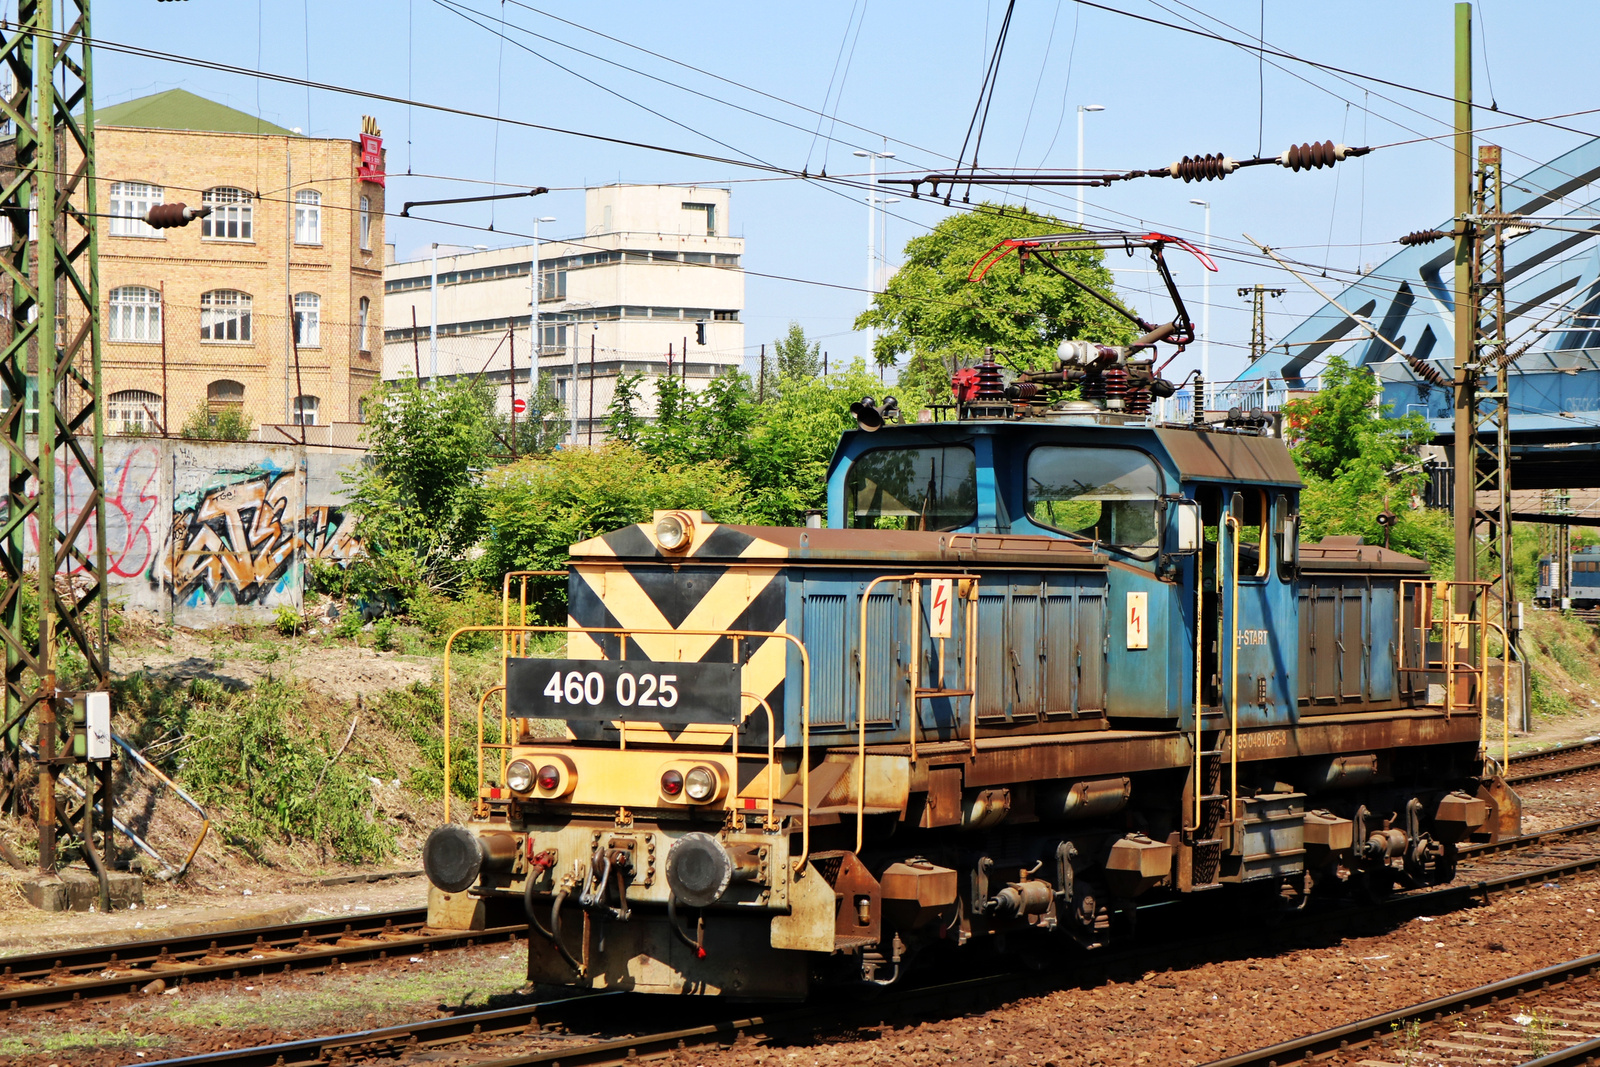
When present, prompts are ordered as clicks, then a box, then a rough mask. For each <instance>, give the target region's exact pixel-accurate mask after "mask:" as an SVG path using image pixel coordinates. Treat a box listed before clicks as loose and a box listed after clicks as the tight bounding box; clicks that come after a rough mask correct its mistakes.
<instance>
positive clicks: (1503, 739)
mask: <svg viewBox="0 0 1600 1067" xmlns="http://www.w3.org/2000/svg"><path fill="white" fill-rule="evenodd" d="M1489 625H1490V626H1492V627H1494V629H1495V632H1497V633H1498V634H1499V635H1500V769H1501V770H1502V771H1503V770H1505V769H1506V768H1507V767H1509V766H1510V765H1511V639H1510V637H1508V636H1507V635H1506V631H1505V627H1503V626H1501V625H1500V624H1499V623H1497V622H1490V623H1489ZM1488 644H1489V642H1487V641H1485V642H1484V646H1485V648H1487V646H1488ZM1487 655H1488V653H1487V652H1485V656H1486V657H1487ZM1523 669H1524V670H1526V669H1527V667H1526V665H1524V667H1523ZM1483 680H1484V685H1483V688H1484V689H1488V688H1489V686H1488V681H1489V668H1488V664H1487V660H1486V661H1485V665H1484V673H1483ZM1484 700H1485V704H1486V705H1487V701H1488V697H1487V695H1486V696H1485V698H1484ZM1488 740H1489V716H1488V714H1487V708H1486V709H1485V714H1484V716H1483V730H1482V741H1480V744H1482V745H1483V747H1485V748H1487V747H1488Z"/></svg>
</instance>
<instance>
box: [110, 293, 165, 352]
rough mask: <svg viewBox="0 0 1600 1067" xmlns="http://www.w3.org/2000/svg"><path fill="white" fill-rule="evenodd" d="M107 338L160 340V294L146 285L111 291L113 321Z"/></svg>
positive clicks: (113, 339)
mask: <svg viewBox="0 0 1600 1067" xmlns="http://www.w3.org/2000/svg"><path fill="white" fill-rule="evenodd" d="M108 326H109V329H108V330H107V331H106V333H107V337H108V339H109V340H112V341H140V342H144V343H146V344H151V343H155V342H159V341H160V340H161V293H160V292H159V291H158V290H155V289H152V288H150V287H149V286H147V285H124V286H122V287H121V288H118V289H113V290H111V321H110V323H108Z"/></svg>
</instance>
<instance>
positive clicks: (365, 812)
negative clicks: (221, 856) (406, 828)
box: [115, 674, 394, 863]
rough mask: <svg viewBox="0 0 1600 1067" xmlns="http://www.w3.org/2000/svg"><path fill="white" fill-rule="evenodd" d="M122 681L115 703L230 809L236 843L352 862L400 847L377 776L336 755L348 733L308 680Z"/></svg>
mask: <svg viewBox="0 0 1600 1067" xmlns="http://www.w3.org/2000/svg"><path fill="white" fill-rule="evenodd" d="M116 686H117V690H118V691H117V693H116V696H115V703H116V705H117V706H118V707H119V708H122V709H123V710H124V711H125V712H127V713H129V714H131V715H133V716H134V717H135V718H136V719H137V720H139V723H140V728H139V733H138V735H136V737H137V740H138V741H139V742H140V743H141V744H143V745H145V746H146V747H147V749H148V750H149V752H150V754H151V756H152V757H153V758H155V759H157V760H159V761H160V762H161V763H162V764H164V765H165V767H166V769H167V770H168V772H169V773H171V774H173V775H174V777H175V778H176V779H177V780H178V781H179V782H180V783H181V784H182V785H183V786H184V787H185V788H186V789H188V790H189V791H190V792H192V793H193V794H194V795H195V797H196V799H198V800H199V801H200V802H201V803H203V804H206V805H208V806H218V807H220V808H223V809H226V811H227V812H228V813H229V817H228V819H227V820H226V832H227V835H228V836H229V838H230V839H232V840H234V841H235V842H237V843H239V844H242V845H244V846H245V847H247V848H249V849H251V850H253V851H258V850H259V849H260V848H261V847H262V846H263V845H265V844H266V843H268V842H271V841H276V842H281V843H289V842H292V841H305V842H311V843H314V844H315V845H317V846H318V847H319V848H320V849H321V850H322V852H323V853H324V854H325V855H331V856H333V857H336V858H338V859H340V860H344V861H346V862H350V863H371V862H374V861H376V860H380V859H383V858H384V857H385V856H387V855H389V854H390V852H392V851H393V848H394V835H393V833H392V832H391V831H390V830H389V828H388V827H386V826H384V825H383V824H381V823H379V822H377V821H375V820H374V819H373V811H374V807H375V804H374V798H373V794H372V784H371V782H370V781H369V780H368V779H367V777H366V775H365V774H363V773H360V772H359V771H358V770H355V769H352V768H350V767H348V766H346V765H344V764H342V763H340V762H338V761H336V760H335V758H334V757H335V755H336V753H337V751H338V747H339V744H340V741H341V738H340V737H336V736H333V735H334V734H335V733H336V732H337V731H335V730H323V729H321V728H320V727H319V725H318V724H317V723H315V722H313V721H311V719H310V717H308V716H307V715H306V714H305V705H306V697H307V693H306V690H305V689H304V688H302V687H301V686H298V685H296V684H294V683H291V682H286V681H281V680H277V679H268V680H266V681H264V682H261V683H260V684H258V685H256V686H255V687H254V688H253V689H250V690H247V691H244V692H237V693H235V692H230V691H228V690H227V689H226V688H224V687H223V686H222V685H220V684H219V683H217V682H214V681H210V680H207V679H195V680H193V681H189V682H187V683H158V682H152V681H150V680H149V678H148V677H147V676H145V675H143V674H138V675H134V676H132V677H129V678H127V679H123V680H121V681H119V682H117V683H116Z"/></svg>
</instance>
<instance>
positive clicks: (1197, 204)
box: [1189, 200, 1211, 207]
mask: <svg viewBox="0 0 1600 1067" xmlns="http://www.w3.org/2000/svg"><path fill="white" fill-rule="evenodd" d="M1189 203H1191V204H1193V205H1194V206H1195V207H1210V206H1211V203H1210V201H1207V200H1191V201H1189Z"/></svg>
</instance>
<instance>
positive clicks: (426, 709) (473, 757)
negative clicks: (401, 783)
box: [377, 682, 478, 800]
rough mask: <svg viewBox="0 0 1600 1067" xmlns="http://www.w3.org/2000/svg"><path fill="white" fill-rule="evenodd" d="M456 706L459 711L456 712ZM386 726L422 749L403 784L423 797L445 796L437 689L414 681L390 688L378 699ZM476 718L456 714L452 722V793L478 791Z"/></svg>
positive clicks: (469, 796)
mask: <svg viewBox="0 0 1600 1067" xmlns="http://www.w3.org/2000/svg"><path fill="white" fill-rule="evenodd" d="M459 710H460V709H459V708H458V712H459ZM377 713H378V717H379V718H380V719H382V720H383V723H384V725H385V726H387V727H388V728H389V729H390V730H393V731H394V732H395V733H397V734H400V735H401V736H403V737H406V738H409V739H410V741H411V743H412V744H414V745H416V746H417V748H418V749H419V750H420V751H421V753H422V760H421V762H420V763H418V764H417V765H415V766H413V767H411V768H410V770H409V772H408V773H407V776H406V778H405V786H406V788H408V789H410V790H412V791H414V792H417V793H420V794H422V795H423V796H426V797H434V798H442V797H443V796H444V702H443V698H442V696H441V694H440V691H439V690H438V689H436V688H435V687H433V686H431V685H425V684H423V683H421V682H417V683H415V684H413V685H411V686H410V687H409V688H406V689H391V690H389V691H388V692H386V693H384V694H383V696H382V697H381V698H380V699H379V701H378V703H377ZM475 730H476V720H475V719H467V718H466V717H465V716H461V715H459V714H458V716H457V717H456V718H455V719H454V720H453V721H452V723H451V734H452V735H453V736H452V738H451V746H450V783H451V790H450V791H451V795H452V796H457V797H461V798H462V799H465V800H471V799H473V798H474V797H476V796H477V791H478V765H477V748H476V745H475V744H474V741H473V737H474V732H475Z"/></svg>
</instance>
